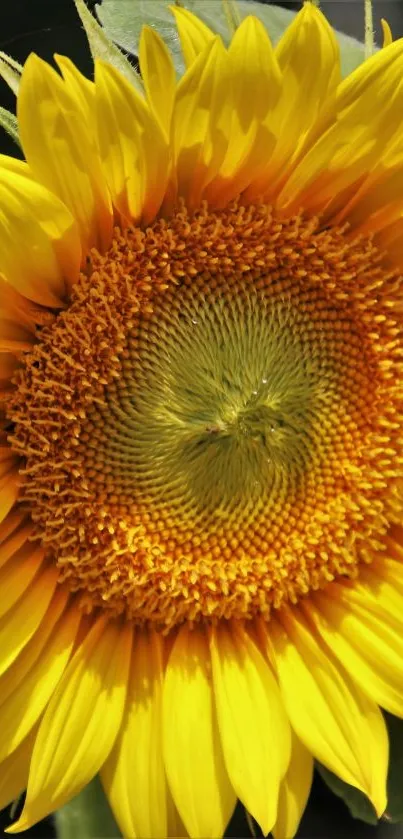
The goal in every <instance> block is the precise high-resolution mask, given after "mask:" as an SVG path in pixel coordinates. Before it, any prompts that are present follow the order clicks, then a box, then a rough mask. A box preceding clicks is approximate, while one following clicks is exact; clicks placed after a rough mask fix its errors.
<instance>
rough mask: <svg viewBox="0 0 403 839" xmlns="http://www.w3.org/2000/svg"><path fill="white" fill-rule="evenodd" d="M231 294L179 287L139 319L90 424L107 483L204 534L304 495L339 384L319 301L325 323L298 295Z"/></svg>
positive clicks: (94, 453) (94, 462)
mask: <svg viewBox="0 0 403 839" xmlns="http://www.w3.org/2000/svg"><path fill="white" fill-rule="evenodd" d="M225 292H227V289H226V285H225V282H224V281H223V288H222V289H218V290H215V291H211V293H210V294H208V295H206V293H205V291H204V290H203V292H202V293H200V290H198V289H197V287H196V288H195V287H194V286H193V287H192V288H186V287H181V288H177V289H176V290H174V291H170V292H169V293H166V294H165V295H163V296H160V297H159V299H158V301H156V302H155V304H154V307H153V311H152V313H151V314H144V313H143V314H142V315H139V316H138V319H137V321H136V323H135V324H134V326H133V327H132V328H131V331H130V334H129V335H128V338H127V353H126V356H127V357H125V358H124V359H123V361H122V376H121V378H120V379H119V380H118V382H117V383H116V384H109V385H108V387H107V389H106V402H107V405H106V407H105V408H104V409H99V408H96V409H93V412H92V414H91V415H90V417H89V420H90V423H92V428H93V430H92V432H91V434H90V442H89V444H88V446H89V449H91V452H89V457H90V459H91V466H92V468H94V469H95V471H96V472H98V477H99V480H100V481H102V479H103V476H104V475H105V472H107V473H108V474H109V475H110V478H111V479H112V480H113V484H114V486H115V487H116V488H117V489H118V490H119V492H120V493H123V494H124V495H126V496H127V497H128V498H130V499H131V501H132V502H133V503H136V501H138V503H141V504H144V503H149V505H150V507H152V506H154V507H155V505H157V506H158V507H166V508H169V509H170V510H173V509H175V510H176V511H180V513H181V517H182V518H185V519H186V516H187V515H191V516H192V518H196V519H198V520H199V521H201V522H202V523H203V524H205V523H206V520H207V519H209V518H211V516H214V517H215V516H217V515H218V516H219V515H220V514H223V513H226V514H227V513H228V512H230V511H231V510H232V511H233V512H235V511H236V510H237V511H238V512H239V511H240V510H242V509H244V508H245V507H247V508H250V505H251V504H252V505H253V504H256V503H258V502H259V500H260V499H263V498H264V499H266V501H267V497H268V496H274V497H275V498H276V499H279V498H282V499H283V500H284V498H285V497H286V496H287V495H288V493H289V490H290V489H292V492H293V493H295V492H296V491H297V490H298V486H299V485H300V483H301V481H303V480H304V476H305V475H306V473H307V471H308V470H309V467H310V464H311V463H312V461H313V458H314V457H315V458H317V457H318V451H319V450H320V448H321V446H319V447H318V446H317V445H316V441H317V440H319V438H320V436H321V418H323V415H324V413H325V414H326V413H327V412H328V411H329V410H331V408H332V404H333V401H334V380H335V379H337V378H338V371H337V367H338V365H337V363H336V362H335V359H334V358H333V359H332V355H333V356H334V355H335V353H334V352H333V353H332V349H331V347H329V341H328V340H327V335H328V333H329V328H330V332H331V331H332V329H331V328H332V318H331V312H330V311H329V310H328V307H327V304H326V303H325V302H324V301H323V300H322V301H321V300H320V299H318V295H317V294H315V300H314V301H313V302H314V306H313V307H312V309H314V310H315V312H316V318H317V320H318V313H319V323H318V322H316V323H315V322H314V321H312V317H311V313H310V306H309V305H303V302H302V303H301V300H298V301H294V300H292V298H291V297H290V296H284V295H276V294H273V293H271V294H270V296H269V295H267V294H266V293H265V290H264V289H263V290H261V291H259V290H256V289H253V288H252V290H251V287H250V285H247V284H246V283H245V285H240V286H238V287H237V288H235V289H232V290H231V293H225ZM318 337H319V340H318ZM330 343H331V342H330ZM332 368H333V374H332V375H331V376H330V378H329V370H331V369H332ZM327 437H328V440H327V443H328V444H331V433H330V435H329V434H328V435H327ZM322 448H323V447H322ZM326 449H327V446H326ZM324 454H325V452H324Z"/></svg>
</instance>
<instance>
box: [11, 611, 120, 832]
mask: <svg viewBox="0 0 403 839" xmlns="http://www.w3.org/2000/svg"><path fill="white" fill-rule="evenodd" d="M131 640H132V630H131V628H130V627H128V626H126V627H123V628H121V627H119V626H118V625H114V624H109V625H108V624H107V622H106V621H105V620H103V619H100V620H98V621H97V623H96V624H94V626H93V627H92V629H91V630H90V632H89V633H88V634H87V636H86V637H85V639H84V640H83V642H82V644H81V646H80V647H79V648H78V649H77V651H76V653H75V655H74V656H73V658H72V660H71V661H70V663H69V665H68V667H67V669H66V670H65V672H64V674H63V677H62V680H61V682H60V683H59V685H58V687H57V689H56V691H55V692H54V694H53V696H52V699H51V700H50V702H49V705H48V707H47V709H46V711H45V714H44V716H43V719H42V722H41V724H40V727H39V731H38V736H37V738H36V742H35V747H34V751H33V755H32V761H31V767H30V774H29V781H28V788H27V797H26V801H25V807H24V810H23V812H22V814H21V816H20V818H19V820H18V822H16V823H15V824H14V825H13V826H12V828H9V832H10V833H17V832H18V831H20V830H26V829H27V828H28V827H30V826H31V825H32V824H33V823H34V822H36V821H39V820H40V819H41V818H43V817H44V816H45V815H47V814H48V813H50V812H52V811H53V810H55V809H58V808H59V807H61V806H62V805H63V804H64V803H65V802H66V801H68V800H69V799H70V798H72V797H73V796H74V795H76V794H77V793H78V792H79V790H80V789H82V787H84V786H85V785H86V784H87V783H88V782H89V781H90V780H91V779H92V778H93V777H94V775H96V773H97V772H98V770H99V769H100V767H101V766H102V764H103V763H104V761H105V760H106V758H107V756H108V754H109V752H110V751H111V748H112V746H113V743H114V741H115V738H116V735H117V733H118V731H119V727H120V724H121V721H122V714H123V709H124V702H125V698H126V685H127V675H128V668H129V665H130V647H131Z"/></svg>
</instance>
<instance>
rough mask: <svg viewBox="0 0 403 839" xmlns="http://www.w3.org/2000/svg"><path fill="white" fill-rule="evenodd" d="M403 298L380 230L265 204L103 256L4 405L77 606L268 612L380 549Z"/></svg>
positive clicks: (143, 614) (28, 489) (129, 612)
mask: <svg viewBox="0 0 403 839" xmlns="http://www.w3.org/2000/svg"><path fill="white" fill-rule="evenodd" d="M396 289H397V281H396V278H395V277H394V276H393V274H392V273H390V272H389V273H388V272H387V271H386V270H385V268H384V267H383V266H382V262H381V259H380V256H379V254H378V253H377V252H376V250H375V248H374V247H373V246H372V244H371V243H370V242H368V241H363V240H361V241H359V242H358V241H357V242H355V241H352V240H351V241H349V240H348V239H347V236H346V233H345V232H344V231H342V230H338V229H333V230H320V227H319V224H318V222H317V221H312V220H311V221H306V220H303V219H302V218H300V217H295V218H292V219H288V220H283V221H280V220H279V219H276V218H275V216H274V215H273V214H272V211H271V210H270V208H267V207H265V206H264V205H256V206H252V207H248V208H244V207H240V206H238V205H237V204H236V203H234V204H233V205H231V206H230V207H229V208H227V209H226V210H224V211H220V212H218V211H217V212H209V211H208V210H207V208H202V209H201V210H200V211H199V212H198V213H196V214H194V215H193V216H191V217H188V216H187V214H186V212H185V211H181V212H178V213H177V214H176V216H174V217H173V218H172V219H170V220H169V221H164V220H159V221H157V222H155V223H154V224H153V226H152V227H150V228H149V229H147V230H146V231H141V230H128V231H126V232H124V233H122V232H119V231H116V237H115V240H114V242H113V245H112V247H111V249H110V251H109V252H108V253H107V254H106V255H105V256H101V255H100V254H98V253H97V252H94V253H93V254H92V260H91V264H90V265H89V266H88V270H87V272H86V274H83V275H81V277H80V280H79V282H78V283H77V285H76V287H75V288H74V290H73V293H72V298H71V301H70V305H69V307H68V309H67V310H66V311H64V312H62V313H60V314H58V315H57V316H55V318H54V321H53V323H52V324H51V325H50V326H46V327H44V328H42V329H38V342H37V344H36V345H35V347H34V348H33V350H32V352H31V353H30V354H29V355H27V357H26V359H25V363H24V366H23V368H22V369H21V371H20V372H19V374H18V377H17V381H16V385H17V388H16V390H15V392H14V394H13V396H12V398H11V400H10V406H9V409H8V412H9V417H10V419H11V420H12V421H13V423H14V430H13V436H12V438H11V439H12V444H13V446H14V448H15V449H16V451H18V452H20V453H21V455H22V456H23V457H24V465H23V468H22V480H23V490H22V493H23V503H24V504H26V505H28V507H29V510H30V513H31V516H32V518H33V520H34V522H35V525H36V530H35V536H36V538H37V539H40V540H41V541H42V543H43V544H44V545H45V546H46V548H47V550H48V553H49V557H51V558H52V560H53V561H55V562H56V563H57V565H58V567H59V569H60V579H61V580H65V581H67V583H68V585H69V586H70V587H71V589H72V590H74V591H77V592H78V593H79V599H80V603H81V606H82V607H83V608H84V609H86V610H87V611H91V610H92V609H94V608H97V607H102V608H103V609H107V610H109V611H110V612H111V614H119V613H122V612H124V613H125V615H126V616H128V617H130V618H132V619H133V620H135V621H136V622H137V623H144V622H152V623H154V624H157V625H158V626H159V627H166V628H168V629H169V628H171V627H172V626H173V625H175V624H177V623H180V622H181V621H183V620H191V621H195V620H200V619H208V620H211V619H215V618H221V617H225V618H232V617H236V618H252V617H254V616H255V615H258V614H259V615H263V616H264V617H265V618H268V617H269V615H270V611H271V609H272V608H273V607H278V606H280V605H281V603H283V602H287V601H288V602H290V601H291V602H295V601H296V600H297V599H298V598H299V597H301V596H303V595H304V594H306V593H307V592H308V591H310V590H312V589H316V588H318V587H320V586H322V585H324V584H325V583H326V582H328V581H329V580H332V579H333V578H334V577H335V576H338V575H345V574H349V575H351V574H352V573H355V572H356V568H357V565H358V563H359V562H361V561H370V560H371V558H372V556H373V555H374V553H375V552H376V551H377V550H379V549H380V548H382V544H383V543H382V539H383V536H384V534H385V533H386V530H387V527H388V524H389V523H390V522H391V521H394V520H395V519H396V514H395V505H396V501H395V498H396V492H397V483H398V480H399V478H400V477H401V464H402V457H401V454H402V453H401V442H400V440H399V433H398V432H399V427H400V423H401V409H402V404H401V395H400V394H399V392H398V386H397V382H398V380H399V377H400V375H401V349H400V346H399V344H398V341H397V335H398V329H397V327H396V321H395V318H394V316H393V311H392V308H391V299H392V297H393V299H395V300H396V301H398V296H399V294H401V292H399V293H398V292H397V290H396ZM392 292H393V294H392ZM398 302H399V305H400V306H401V301H400V300H399V301H398Z"/></svg>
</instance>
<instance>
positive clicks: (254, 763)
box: [211, 624, 291, 834]
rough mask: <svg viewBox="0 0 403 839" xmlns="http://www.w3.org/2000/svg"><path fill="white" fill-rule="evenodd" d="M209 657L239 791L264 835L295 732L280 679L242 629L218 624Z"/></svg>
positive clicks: (273, 814) (233, 778) (222, 734)
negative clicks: (286, 714) (287, 713)
mask: <svg viewBox="0 0 403 839" xmlns="http://www.w3.org/2000/svg"><path fill="white" fill-rule="evenodd" d="M211 657H212V667H213V682H214V692H215V699H216V705H217V715H218V725H219V730H220V737H221V742H222V747H223V752H224V759H225V763H226V766H227V772H228V775H229V778H230V781H231V783H232V786H233V787H234V790H235V792H236V793H237V795H238V797H239V798H240V799H241V801H242V803H243V804H244V805H245V807H246V808H247V810H249V812H250V813H251V814H252V816H253V817H254V818H255V819H256V821H257V822H258V823H259V824H260V826H261V828H262V831H263V833H264V834H267V833H268V832H269V831H270V830H271V829H272V827H273V825H274V824H275V821H276V817H277V803H278V795H279V787H280V783H281V781H282V779H283V777H284V775H285V773H286V771H287V767H288V763H289V759H290V749H291V735H290V728H289V724H288V720H287V718H286V716H285V712H284V708H283V703H282V700H281V697H280V693H279V689H278V685H277V683H276V680H275V678H274V676H273V674H272V672H271V670H270V668H269V666H268V664H266V662H265V660H264V658H263V656H262V655H261V653H260V652H259V650H258V649H257V647H256V646H255V644H254V643H253V641H252V640H251V639H250V638H249V636H248V635H247V634H246V632H245V631H244V630H242V629H241V628H238V629H236V627H235V625H234V626H231V627H230V628H229V629H227V628H226V626H225V625H224V624H222V625H219V626H217V628H215V629H214V630H213V631H212V635H211Z"/></svg>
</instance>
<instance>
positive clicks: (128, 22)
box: [97, 0, 365, 76]
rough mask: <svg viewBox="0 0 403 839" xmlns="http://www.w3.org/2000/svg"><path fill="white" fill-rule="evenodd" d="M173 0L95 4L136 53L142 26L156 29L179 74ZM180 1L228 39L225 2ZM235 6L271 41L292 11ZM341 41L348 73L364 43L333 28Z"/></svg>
mask: <svg viewBox="0 0 403 839" xmlns="http://www.w3.org/2000/svg"><path fill="white" fill-rule="evenodd" d="M172 4H173V0H102V5H101V6H97V14H98V17H99V19H100V21H101V23H102V25H103V27H104V28H105V32H106V33H107V35H108V36H109V38H111V39H112V40H113V41H115V43H117V44H119V46H120V47H123V49H125V50H127V51H128V52H130V53H132V54H133V55H137V54H138V44H139V38H140V32H141V28H142V26H143V25H144V24H145V23H147V24H148V25H149V26H152V27H153V28H154V29H156V30H157V32H159V34H160V35H161V36H162V38H163V39H164V41H165V42H166V44H167V45H168V47H169V49H170V50H171V53H172V56H173V60H174V63H175V67H176V69H177V71H178V73H179V74H182V73H183V70H184V65H183V60H182V54H181V49H180V43H179V38H178V33H177V29H176V26H175V22H174V18H173V15H172V13H171V12H170V11H169V8H168V7H169V5H172ZM181 4H182V5H183V6H184V7H185V8H187V9H189V10H190V11H192V12H195V14H197V15H198V16H199V17H200V19H201V20H203V21H204V23H206V24H207V25H208V26H209V27H210V28H211V29H213V30H214V31H215V32H217V33H218V34H219V35H221V37H222V38H223V40H224V42H225V43H228V40H229V38H230V30H229V23H228V17H227V13H226V10H225V4H224V3H223V2H222V0H181ZM235 8H236V9H237V11H238V13H239V18H240V19H241V20H242V19H243V18H244V17H246V16H247V15H256V17H258V18H260V20H261V21H263V23H264V24H265V26H266V28H267V31H268V32H269V35H270V37H271V39H272V41H273V43H277V41H278V40H279V38H280V37H281V35H282V34H283V32H284V30H285V29H286V28H287V26H289V24H290V23H291V21H292V20H293V18H294V17H295V14H296V13H295V12H291V11H289V10H288V9H282V8H280V7H279V6H272V5H266V4H263V3H259V2H255V0H238V1H237V2H236V4H235ZM336 35H337V38H338V40H339V43H340V48H341V57H342V73H343V76H345V75H347V74H348V73H351V71H352V70H354V69H355V67H358V65H359V64H361V63H362V61H363V60H364V50H365V48H364V44H361V43H360V41H356V40H355V39H354V38H350V36H349V35H344V34H342V33H341V32H336Z"/></svg>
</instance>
